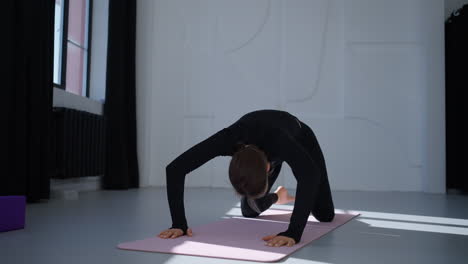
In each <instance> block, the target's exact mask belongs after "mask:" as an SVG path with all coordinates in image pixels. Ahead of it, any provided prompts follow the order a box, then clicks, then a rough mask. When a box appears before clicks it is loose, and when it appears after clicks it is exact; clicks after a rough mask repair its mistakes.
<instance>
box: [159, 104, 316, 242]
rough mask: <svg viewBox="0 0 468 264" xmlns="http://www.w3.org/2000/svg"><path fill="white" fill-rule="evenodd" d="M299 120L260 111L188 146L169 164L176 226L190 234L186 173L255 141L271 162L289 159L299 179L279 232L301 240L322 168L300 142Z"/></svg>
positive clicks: (251, 113)
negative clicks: (291, 206) (286, 222)
mask: <svg viewBox="0 0 468 264" xmlns="http://www.w3.org/2000/svg"><path fill="white" fill-rule="evenodd" d="M300 129H301V126H300V123H299V120H298V119H297V118H296V117H295V116H293V115H291V114H289V113H288V112H285V111H279V110H258V111H254V112H250V113H248V114H246V115H244V116H242V117H241V118H240V119H239V120H237V121H236V122H234V123H233V124H232V125H230V126H228V127H226V128H223V129H221V130H220V131H218V132H217V133H215V134H214V135H212V136H210V137H209V138H207V139H205V140H204V141H202V142H200V143H198V144H196V145H195V146H193V147H192V148H190V149H188V150H187V151H185V152H184V153H182V154H181V155H180V156H178V157H177V158H176V159H175V160H173V161H172V162H171V163H170V164H169V165H167V167H166V181H167V198H168V201H169V208H170V211H171V217H172V227H171V228H180V229H182V230H183V231H184V233H186V230H187V228H188V227H187V220H186V217H185V209H184V183H185V176H186V175H187V174H188V173H190V172H191V171H193V170H195V169H197V168H198V167H200V166H201V165H203V164H205V163H206V162H208V161H209V160H211V159H213V158H215V157H217V156H232V155H233V154H234V153H235V151H236V146H237V144H238V143H244V144H253V145H255V146H257V147H258V148H260V149H261V150H263V151H264V152H265V154H266V155H267V158H268V160H269V161H285V162H286V163H288V165H289V166H290V167H291V169H292V172H293V174H294V177H295V178H296V180H297V187H296V200H295V203H294V209H293V212H292V215H291V219H290V223H289V226H288V229H287V230H286V231H284V232H281V233H278V235H282V236H287V237H291V238H293V239H294V240H295V241H296V243H298V242H299V241H300V239H301V236H302V233H303V231H304V227H305V225H306V223H307V219H308V217H309V215H310V212H311V210H312V208H313V206H314V204H315V202H316V197H317V193H318V186H319V181H320V179H321V178H322V175H320V173H321V170H320V169H319V168H318V166H317V164H316V162H315V161H314V160H313V159H312V158H311V157H310V155H308V153H307V152H306V150H305V149H304V148H303V147H302V146H301V144H300V141H299V136H300V133H301V131H300Z"/></svg>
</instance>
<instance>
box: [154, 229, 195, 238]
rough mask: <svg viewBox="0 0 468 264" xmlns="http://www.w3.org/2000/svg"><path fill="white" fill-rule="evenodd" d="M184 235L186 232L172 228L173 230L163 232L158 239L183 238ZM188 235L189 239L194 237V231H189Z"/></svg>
mask: <svg viewBox="0 0 468 264" xmlns="http://www.w3.org/2000/svg"><path fill="white" fill-rule="evenodd" d="M183 235H184V231H182V229H179V228H171V229H166V230H164V231H162V232H161V233H160V234H159V235H158V237H160V238H164V239H166V238H177V237H180V236H183ZM187 235H188V236H189V237H191V236H193V233H192V229H190V228H189V229H187Z"/></svg>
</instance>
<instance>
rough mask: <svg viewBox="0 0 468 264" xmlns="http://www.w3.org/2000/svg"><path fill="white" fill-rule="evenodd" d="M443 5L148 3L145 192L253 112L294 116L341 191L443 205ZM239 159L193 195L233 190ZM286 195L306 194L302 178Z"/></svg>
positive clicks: (401, 1) (214, 171)
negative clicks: (405, 195) (429, 197)
mask: <svg viewBox="0 0 468 264" xmlns="http://www.w3.org/2000/svg"><path fill="white" fill-rule="evenodd" d="M443 10H444V3H443V1H442V0H411V1H410V0H287V1H286V0H263V1H249V0H242V1H240V0H236V1H233V0H222V1H220V0H196V1H194V0H158V1H151V0H142V1H139V2H138V10H137V13H138V20H137V113H138V140H139V142H138V148H139V150H138V151H139V152H138V154H139V159H140V160H139V162H140V168H141V177H142V179H141V182H142V184H143V185H164V184H165V166H166V165H167V164H168V163H169V162H171V161H172V160H173V159H174V158H175V157H176V156H177V155H179V154H181V153H182V152H183V151H185V150H186V149H187V148H189V147H191V146H192V145H194V144H196V143H198V142H199V141H201V140H203V139H205V138H206V137H208V136H210V135H211V134H213V133H214V132H216V131H218V130H220V129H222V128H223V127H226V126H228V125H229V124H230V123H231V122H234V121H235V120H237V119H238V118H239V117H240V116H241V115H242V114H245V113H247V112H249V111H251V110H255V109H262V108H274V109H281V110H286V111H289V112H291V113H293V114H294V115H296V116H298V117H299V118H300V119H302V120H303V121H304V122H306V123H307V124H309V125H310V126H311V127H312V129H313V130H314V131H315V132H316V134H317V137H318V139H319V141H320V143H321V145H322V147H323V150H324V153H325V156H326V160H327V166H328V170H329V177H330V181H331V185H332V189H335V190H337V189H339V190H350V189H351V190H402V191H428V192H444V190H445V158H444V157H445V142H444V137H445V134H444V118H443V116H444V81H443V80H444V75H443V72H444V65H443V61H444V57H443V21H444V11H443ZM228 162H229V158H217V159H215V160H213V161H210V162H209V163H207V164H206V165H204V166H202V167H201V168H199V169H198V170H196V171H195V172H193V173H191V174H190V175H188V177H187V180H186V184H187V185H188V186H224V187H228V186H229V180H228V176H227V166H228ZM285 167H286V168H285V169H284V170H283V172H282V176H280V178H279V179H278V181H279V182H278V183H279V184H284V185H286V186H288V187H295V180H294V178H293V176H292V174H291V170H290V169H289V167H287V166H285Z"/></svg>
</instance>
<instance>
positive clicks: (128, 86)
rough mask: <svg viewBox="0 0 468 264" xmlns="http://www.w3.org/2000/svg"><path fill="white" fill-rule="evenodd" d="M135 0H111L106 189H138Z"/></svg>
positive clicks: (106, 109)
mask: <svg viewBox="0 0 468 264" xmlns="http://www.w3.org/2000/svg"><path fill="white" fill-rule="evenodd" d="M135 31H136V0H110V1H109V35H108V41H107V74H106V102H105V104H104V119H105V124H106V161H105V170H104V177H103V180H102V184H103V186H102V187H103V188H104V189H127V188H136V187H138V186H139V176H138V163H137V148H136V107H135Z"/></svg>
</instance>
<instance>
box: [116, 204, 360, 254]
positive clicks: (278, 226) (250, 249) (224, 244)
mask: <svg viewBox="0 0 468 264" xmlns="http://www.w3.org/2000/svg"><path fill="white" fill-rule="evenodd" d="M357 215H359V214H358V213H356V212H346V213H343V212H341V211H338V210H337V211H336V215H335V219H334V220H333V221H332V222H330V223H320V222H318V221H317V220H316V219H315V218H314V217H312V216H310V217H309V220H308V223H307V226H306V228H305V229H304V233H303V235H302V238H301V241H300V242H299V243H298V244H296V245H294V246H292V247H269V246H266V245H265V244H266V242H265V241H263V240H262V237H264V236H267V235H273V234H277V233H279V232H282V231H284V230H286V229H287V227H288V224H289V219H290V217H291V211H290V210H280V209H269V210H267V211H265V212H263V213H262V215H260V216H258V217H257V218H244V217H237V216H234V217H229V218H224V219H221V220H219V221H216V222H212V223H209V224H205V225H201V226H196V227H192V230H193V234H194V235H193V236H192V237H188V236H182V237H178V238H176V239H162V238H159V237H157V234H155V236H154V237H151V238H147V239H144V240H137V241H133V242H126V243H122V244H119V245H118V246H117V247H118V248H120V249H126V250H137V251H147V252H160V253H171V254H182V255H191V256H202V257H212V258H225V259H236V260H248V261H259V262H274V261H278V260H280V259H282V258H284V257H286V256H288V255H289V254H291V253H293V252H294V251H296V250H298V249H300V248H302V247H304V246H305V245H307V244H308V243H310V242H312V241H313V240H316V239H318V238H320V237H321V236H323V235H325V234H327V233H328V232H330V231H332V230H333V229H335V228H337V227H339V226H341V225H343V224H345V223H346V222H348V221H350V220H351V219H353V218H354V217H356V216H357Z"/></svg>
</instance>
